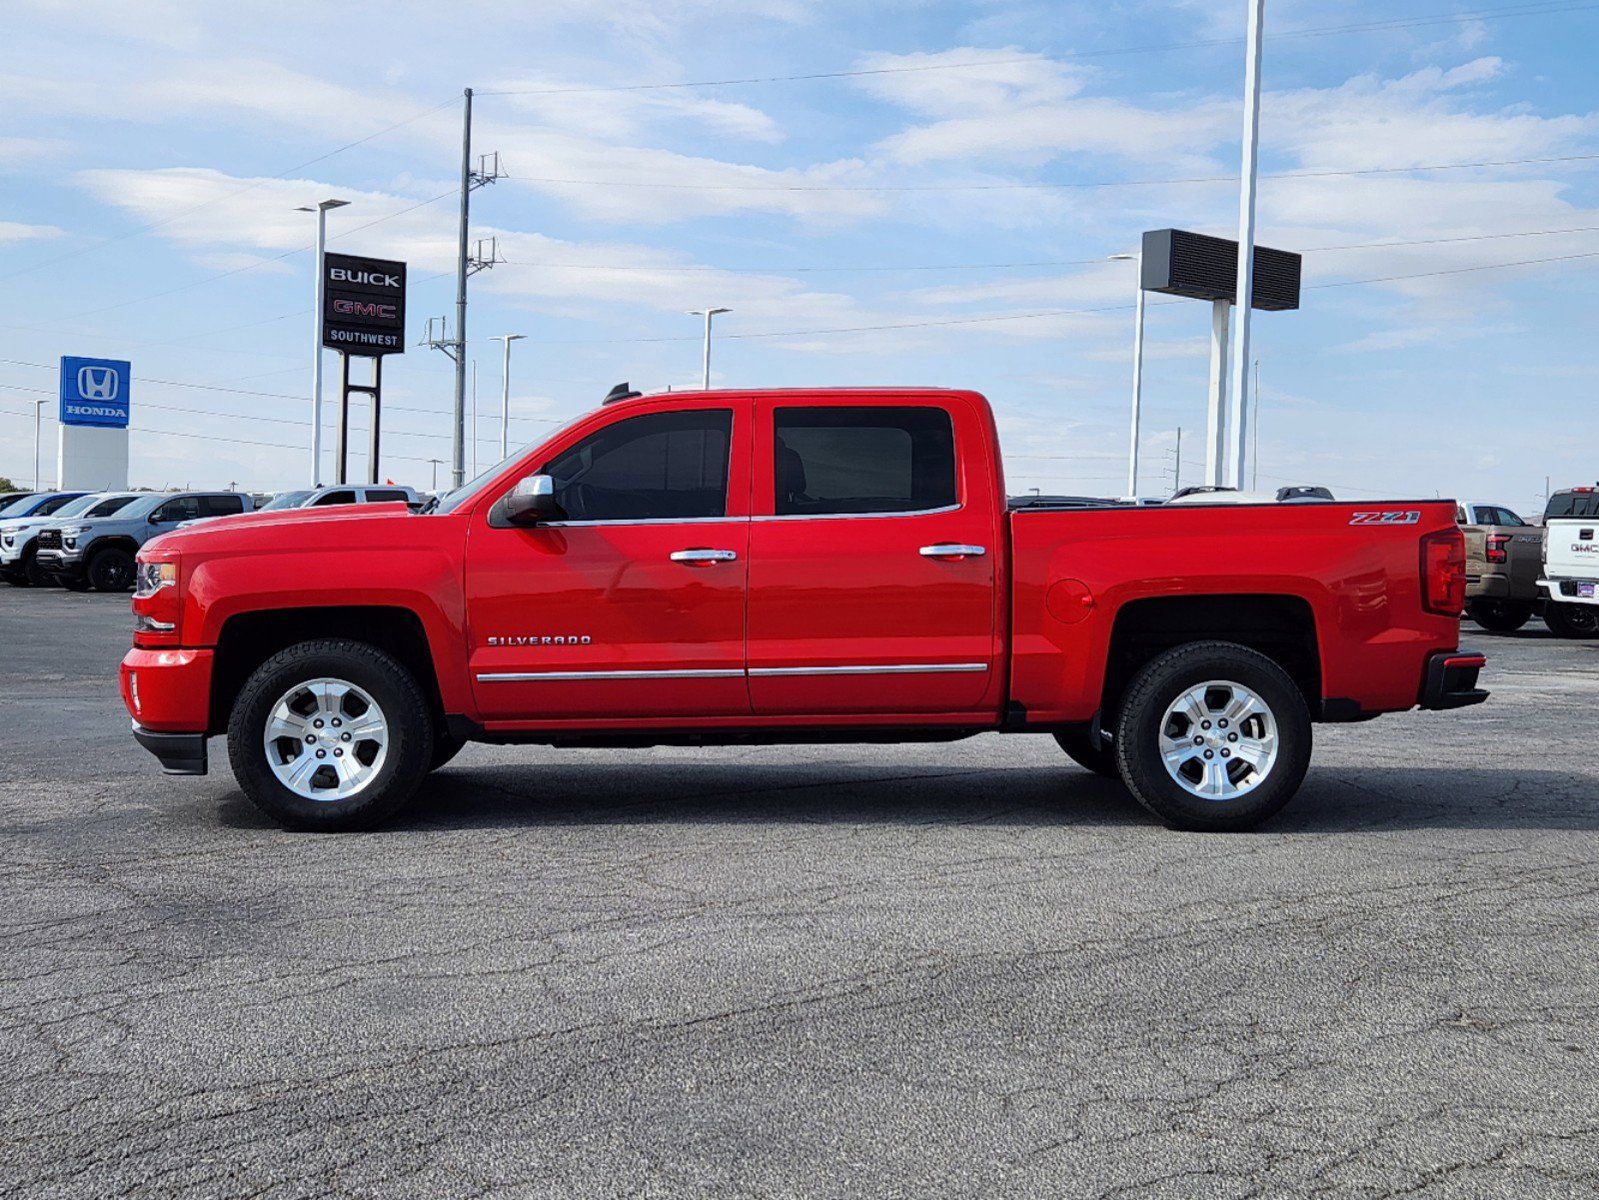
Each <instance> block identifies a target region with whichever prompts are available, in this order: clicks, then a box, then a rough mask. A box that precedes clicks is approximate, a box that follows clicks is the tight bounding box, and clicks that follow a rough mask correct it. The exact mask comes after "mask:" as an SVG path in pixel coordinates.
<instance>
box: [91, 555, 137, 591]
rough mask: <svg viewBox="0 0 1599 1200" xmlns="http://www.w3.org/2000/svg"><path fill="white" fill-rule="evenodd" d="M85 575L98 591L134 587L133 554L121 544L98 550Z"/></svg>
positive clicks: (122, 589)
mask: <svg viewBox="0 0 1599 1200" xmlns="http://www.w3.org/2000/svg"><path fill="white" fill-rule="evenodd" d="M84 577H85V578H86V579H87V580H88V581H89V586H90V587H92V588H93V589H94V590H95V591H97V592H126V591H129V590H131V589H132V587H133V555H131V554H129V553H128V552H127V551H126V550H124V549H122V547H120V546H107V547H106V548H105V549H104V550H96V551H95V552H94V555H93V557H91V558H90V559H89V566H88V569H87V570H86V571H85V572H84Z"/></svg>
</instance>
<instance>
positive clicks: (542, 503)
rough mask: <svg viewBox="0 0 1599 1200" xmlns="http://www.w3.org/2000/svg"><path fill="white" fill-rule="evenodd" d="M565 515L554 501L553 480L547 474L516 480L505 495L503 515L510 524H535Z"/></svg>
mask: <svg viewBox="0 0 1599 1200" xmlns="http://www.w3.org/2000/svg"><path fill="white" fill-rule="evenodd" d="M565 515H566V513H565V512H563V511H562V509H561V506H560V505H559V504H557V503H556V502H555V480H554V479H552V478H551V477H550V476H548V475H529V476H528V477H527V478H526V479H520V480H518V481H517V484H516V486H515V487H514V488H512V489H511V490H510V492H508V493H507V494H506V497H505V517H506V520H508V521H510V522H511V524H512V525H537V524H538V523H539V522H540V521H548V520H551V519H552V518H557V517H564V516H565Z"/></svg>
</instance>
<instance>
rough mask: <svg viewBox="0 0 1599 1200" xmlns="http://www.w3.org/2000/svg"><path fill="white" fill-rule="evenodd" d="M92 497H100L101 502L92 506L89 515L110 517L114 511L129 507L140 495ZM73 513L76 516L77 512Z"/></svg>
mask: <svg viewBox="0 0 1599 1200" xmlns="http://www.w3.org/2000/svg"><path fill="white" fill-rule="evenodd" d="M91 498H93V499H99V503H98V504H96V505H95V506H94V507H93V508H91V509H90V510H89V513H88V515H89V516H91V517H109V516H110V515H111V514H112V513H118V512H121V511H122V510H123V509H125V508H127V507H128V505H130V504H132V503H133V502H134V501H135V500H137V499H138V498H139V497H138V496H109V497H105V498H98V497H91ZM73 515H74V516H76V515H77V514H73Z"/></svg>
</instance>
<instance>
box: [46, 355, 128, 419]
mask: <svg viewBox="0 0 1599 1200" xmlns="http://www.w3.org/2000/svg"><path fill="white" fill-rule="evenodd" d="M132 373H133V367H132V365H131V364H130V363H126V362H123V361H122V360H121V359H116V358H72V357H66V356H63V357H62V359H61V423H62V424H63V425H97V426H99V427H101V428H103V429H126V428H127V427H128V390H129V386H130V384H131V376H132Z"/></svg>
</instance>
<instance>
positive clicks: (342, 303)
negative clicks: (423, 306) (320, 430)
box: [322, 254, 405, 483]
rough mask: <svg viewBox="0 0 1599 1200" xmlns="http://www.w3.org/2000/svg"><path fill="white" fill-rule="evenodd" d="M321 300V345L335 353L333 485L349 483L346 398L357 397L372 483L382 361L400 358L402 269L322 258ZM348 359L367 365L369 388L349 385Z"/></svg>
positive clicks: (376, 261) (376, 478)
mask: <svg viewBox="0 0 1599 1200" xmlns="http://www.w3.org/2000/svg"><path fill="white" fill-rule="evenodd" d="M322 297H323V299H322V345H323V346H325V347H327V348H328V349H330V350H337V351H338V352H339V441H338V451H337V459H338V482H339V483H347V482H348V481H349V480H348V478H347V476H348V473H349V442H350V396H351V394H352V393H361V394H363V395H366V396H369V397H370V398H371V402H372V424H371V444H370V448H369V450H368V453H367V474H368V480H369V482H371V483H378V482H380V481H381V476H380V475H379V472H378V450H379V442H380V433H381V430H382V425H383V358H384V356H385V355H388V354H404V353H405V264H404V263H403V262H395V261H393V260H391V259H385V258H363V257H360V256H359V255H354V254H325V255H324V256H323V265H322ZM352 357H353V358H368V359H371V361H372V381H371V382H370V383H364V384H363V383H353V382H351V379H350V359H351V358H352Z"/></svg>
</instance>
